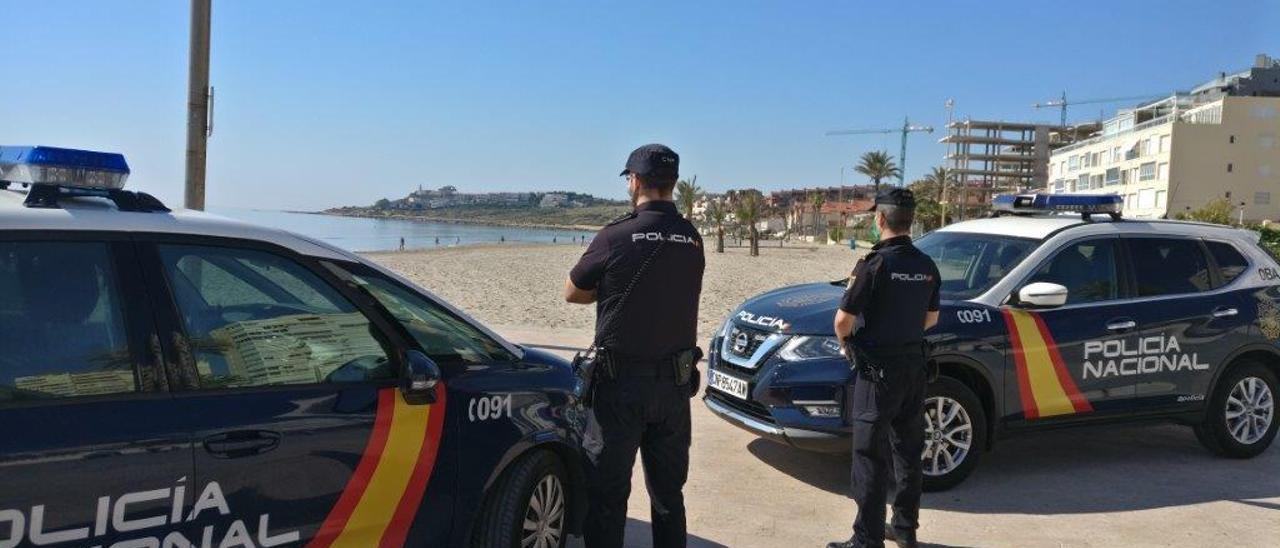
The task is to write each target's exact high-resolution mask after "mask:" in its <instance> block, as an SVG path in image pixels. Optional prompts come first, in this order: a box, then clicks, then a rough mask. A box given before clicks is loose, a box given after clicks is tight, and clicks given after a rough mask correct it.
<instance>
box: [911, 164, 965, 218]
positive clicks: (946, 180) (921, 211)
mask: <svg viewBox="0 0 1280 548" xmlns="http://www.w3.org/2000/svg"><path fill="white" fill-rule="evenodd" d="M908 188H910V189H911V192H913V193H915V197H916V221H917V222H919V223H920V226H921V227H922V228H924V230H926V231H928V230H933V229H936V228H938V227H941V226H943V224H945V220H944V219H943V214H944V213H945V212H944V210H943V209H944V208H943V206H942V190H943V188H950V189H952V190H954V189H955V181H954V178H952V177H951V175H950V173H948V172H947V169H946V168H943V167H935V168H933V170H932V171H930V172H929V174H928V175H925V176H924V178H923V179H919V180H917V181H915V182H913V183H911V184H910V185H908Z"/></svg>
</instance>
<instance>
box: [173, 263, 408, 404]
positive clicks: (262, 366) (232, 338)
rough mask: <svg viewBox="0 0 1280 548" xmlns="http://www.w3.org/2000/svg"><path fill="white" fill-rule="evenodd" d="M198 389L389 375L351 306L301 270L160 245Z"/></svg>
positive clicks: (370, 330)
mask: <svg viewBox="0 0 1280 548" xmlns="http://www.w3.org/2000/svg"><path fill="white" fill-rule="evenodd" d="M160 257H161V261H162V262H163V263H164V268H165V273H166V275H167V276H168V277H169V281H170V285H171V286H172V287H173V293H174V300H175V301H176V303H177V306H178V310H179V312H180V314H181V316H182V321H183V323H184V324H185V327H186V330H187V336H188V337H189V338H190V340H191V345H192V354H193V355H194V358H195V361H196V369H197V371H198V373H199V378H200V386H201V387H202V388H222V387H244V386H264V385H278V384H312V383H322V382H357V381H371V380H379V379H389V378H394V377H395V376H396V373H395V370H394V367H393V365H392V362H391V360H390V359H389V356H388V354H387V352H386V350H385V349H384V348H383V346H382V344H380V343H379V341H378V339H377V338H376V337H375V336H374V333H375V331H374V329H375V328H374V327H373V326H372V324H370V322H369V319H368V318H366V317H365V316H364V315H363V314H362V313H361V312H360V311H359V310H358V309H356V308H355V306H354V305H352V304H351V303H350V302H349V301H347V300H346V299H344V298H343V297H342V295H341V294H339V293H338V292H337V291H336V290H334V289H333V288H332V287H330V286H329V285H328V284H326V283H325V281H324V280H322V279H320V277H318V276H316V275H315V274H314V273H312V272H311V271H309V270H307V269H306V268H305V267H303V266H302V265H300V264H298V263H296V262H294V261H292V260H290V259H287V258H284V257H280V256H277V255H274V254H271V253H266V252H262V251H254V250H245V249H231V248H222V247H203V246H170V245H162V246H160Z"/></svg>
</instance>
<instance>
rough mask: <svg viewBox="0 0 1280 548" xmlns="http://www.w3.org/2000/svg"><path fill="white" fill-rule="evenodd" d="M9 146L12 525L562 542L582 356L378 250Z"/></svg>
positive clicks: (580, 503) (571, 506)
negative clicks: (262, 223) (449, 299)
mask: <svg viewBox="0 0 1280 548" xmlns="http://www.w3.org/2000/svg"><path fill="white" fill-rule="evenodd" d="M127 174H128V166H127V164H126V163H125V161H124V158H123V156H120V155H118V154H104V153H94V152H86V151H73V150H66V149H57V148H50V147H0V349H3V350H2V351H0V485H2V486H3V488H2V489H0V545H2V546H14V545H19V544H20V545H27V544H32V545H49V544H57V545H68V546H71V545H76V546H87V545H99V546H110V545H112V544H113V543H116V542H128V543H131V544H129V545H132V546H143V545H153V546H155V545H165V546H188V545H189V546H201V545H206V546H220V545H233V544H234V545H240V544H242V543H245V544H257V545H261V546H275V545H284V544H289V545H296V544H301V543H307V544H309V545H311V546H374V545H384V546H400V545H406V546H462V545H471V546H485V547H493V548H497V547H501V548H510V547H512V546H540V547H554V546H562V545H563V542H564V539H565V537H566V534H567V533H569V532H571V531H575V530H577V528H578V522H580V521H581V519H582V516H583V514H584V508H585V503H586V501H585V496H584V488H583V471H582V459H581V457H580V455H581V453H580V448H579V443H580V440H581V438H580V425H581V414H580V413H579V411H578V409H579V407H578V404H577V402H576V399H575V398H574V396H573V392H572V388H573V381H574V378H573V375H572V372H571V370H570V368H569V365H568V364H567V363H566V362H565V361H563V360H561V359H559V358H557V357H554V356H551V355H548V354H547V353H544V352H541V351H537V350H533V349H530V348H523V347H521V346H518V345H514V344H511V343H510V342H507V341H505V340H503V338H502V337H500V336H498V335H497V334H495V333H493V332H492V331H490V330H489V329H486V328H485V327H484V326H483V325H481V324H479V323H477V322H476V321H474V320H473V319H471V318H469V317H468V316H467V315H466V314H464V313H463V312H461V311H459V310H457V309H456V308H454V307H452V306H450V305H449V304H448V303H446V302H444V301H442V300H441V299H439V298H437V297H435V296H434V295H432V294H431V293H429V292H427V291H425V290H423V289H421V288H419V287H417V286H415V285H414V284H412V283H411V282H409V281H408V280H405V279H404V278H401V277H400V276H397V275H396V274H394V273H392V272H389V271H387V270H385V269H383V268H381V267H379V266H378V265H376V264H373V263H371V262H369V261H367V260H365V259H362V258H361V257H358V256H356V255H353V254H351V253H348V252H346V251H343V250H340V249H337V248H335V247H333V246H330V245H328V244H325V243H322V242H318V241H316V240H313V239H310V238H307V237H304V236H300V235H297V234H291V233H288V232H284V231H280V230H274V229H268V228H262V227H258V226H253V225H249V224H244V223H240V222H236V221H232V220H227V219H222V218H218V217H215V216H211V215H206V214H204V213H200V212H192V211H170V210H169V209H168V208H166V207H165V206H164V205H163V204H161V203H160V202H159V201H158V200H156V199H155V198H153V197H151V196H148V195H146V194H144V193H138V192H129V191H127V190H123V183H124V180H125V176H127Z"/></svg>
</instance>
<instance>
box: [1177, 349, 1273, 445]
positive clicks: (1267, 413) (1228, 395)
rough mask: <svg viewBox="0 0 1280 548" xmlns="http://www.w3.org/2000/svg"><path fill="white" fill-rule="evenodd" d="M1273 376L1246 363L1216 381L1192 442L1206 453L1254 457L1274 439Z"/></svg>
mask: <svg viewBox="0 0 1280 548" xmlns="http://www.w3.org/2000/svg"><path fill="white" fill-rule="evenodd" d="M1276 384H1277V383H1276V375H1275V373H1274V372H1272V371H1271V370H1270V369H1267V367H1266V366H1265V365H1263V364H1261V363H1257V362H1254V361H1247V362H1243V363H1241V364H1240V365H1239V366H1237V367H1233V368H1232V369H1231V370H1230V371H1228V372H1227V374H1226V375H1224V376H1223V377H1222V379H1221V380H1219V381H1218V384H1217V386H1215V387H1214V390H1213V396H1212V397H1210V398H1209V410H1208V413H1207V414H1206V416H1205V421H1204V423H1202V424H1200V425H1198V426H1196V427H1195V430H1196V438H1198V439H1199V440H1200V443H1202V444H1204V446H1205V447H1207V448H1208V449H1209V450H1210V451H1213V452H1214V453H1217V454H1219V455H1223V456H1227V457H1233V458H1241V459H1244V458H1250V457H1256V456H1258V454H1259V453H1262V452H1263V451H1266V449H1267V447H1269V446H1270V445H1271V442H1272V440H1274V439H1275V437H1276V427H1277V425H1278V424H1280V421H1277V420H1276V397H1277V395H1278V394H1280V391H1278V390H1277V386H1276Z"/></svg>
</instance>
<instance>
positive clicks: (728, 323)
mask: <svg viewBox="0 0 1280 548" xmlns="http://www.w3.org/2000/svg"><path fill="white" fill-rule="evenodd" d="M732 327H733V316H729V318H728V319H726V320H725V321H724V325H722V326H720V330H719V331H716V338H718V339H723V338H725V337H727V336H729V329H730V328H732Z"/></svg>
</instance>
